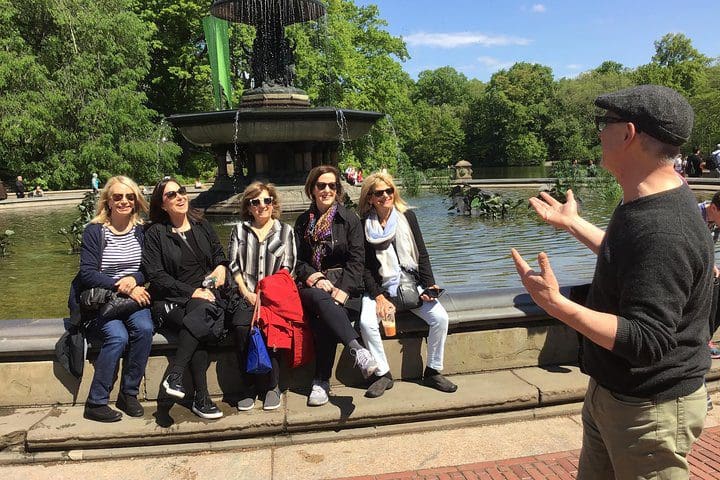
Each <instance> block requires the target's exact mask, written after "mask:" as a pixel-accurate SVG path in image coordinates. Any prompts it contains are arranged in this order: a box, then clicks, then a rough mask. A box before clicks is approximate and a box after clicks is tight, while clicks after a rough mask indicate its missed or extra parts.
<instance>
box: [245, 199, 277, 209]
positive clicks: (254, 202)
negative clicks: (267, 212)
mask: <svg viewBox="0 0 720 480" xmlns="http://www.w3.org/2000/svg"><path fill="white" fill-rule="evenodd" d="M260 202H262V203H264V204H265V205H272V202H273V197H265V198H263V199H260V198H251V199H250V200H248V203H249V204H250V206H251V207H259V206H260Z"/></svg>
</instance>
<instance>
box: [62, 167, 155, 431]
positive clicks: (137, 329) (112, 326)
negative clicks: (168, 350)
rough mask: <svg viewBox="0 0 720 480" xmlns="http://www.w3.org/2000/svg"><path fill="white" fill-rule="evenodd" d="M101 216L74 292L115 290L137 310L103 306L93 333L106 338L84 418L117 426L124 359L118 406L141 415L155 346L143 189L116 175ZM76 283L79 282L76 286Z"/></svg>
mask: <svg viewBox="0 0 720 480" xmlns="http://www.w3.org/2000/svg"><path fill="white" fill-rule="evenodd" d="M96 212H97V214H96V216H95V218H93V219H92V220H91V221H90V223H89V224H88V226H87V227H86V228H85V231H84V232H83V242H82V250H81V251H80V272H79V273H78V276H77V277H76V280H75V281H73V289H74V291H75V290H77V293H78V294H79V293H80V291H83V290H88V289H91V288H95V289H104V290H103V291H107V290H112V291H115V292H117V293H118V294H119V295H121V296H123V297H129V298H131V299H133V300H134V301H135V302H136V303H137V305H135V308H132V309H131V310H133V311H132V312H129V311H125V312H115V313H113V312H112V311H111V310H109V309H104V308H101V309H100V310H99V311H98V312H97V315H94V316H95V318H94V319H93V320H92V321H91V322H90V325H89V332H90V333H91V334H98V335H99V337H100V338H101V339H102V345H101V347H100V353H98V357H97V360H95V373H94V374H93V379H92V383H91V384H90V391H89V393H88V397H87V402H86V403H85V411H84V417H85V418H87V419H89V420H95V421H97V422H115V421H118V420H120V419H121V418H122V414H121V413H120V412H118V411H116V410H113V409H112V408H110V407H109V406H108V401H109V398H110V390H112V386H113V377H114V376H115V371H116V370H117V368H118V364H119V362H120V358H121V357H122V356H123V354H125V353H126V351H127V353H126V356H125V361H124V362H123V370H122V375H121V382H120V391H119V392H118V397H117V402H116V403H115V405H116V406H117V408H119V409H120V410H122V411H123V412H125V413H126V414H128V415H129V416H131V417H142V416H143V413H144V410H143V407H142V405H141V404H140V402H139V401H138V399H137V395H138V392H139V390H140V381H141V380H142V378H143V375H145V366H146V365H147V361H148V357H149V355H150V348H151V347H152V337H153V322H152V317H151V316H150V309H149V308H147V307H149V306H150V295H149V294H148V292H147V291H145V287H144V283H145V277H144V276H143V274H142V273H141V272H140V261H141V259H142V248H143V229H142V223H143V220H142V218H140V215H141V214H143V213H146V212H147V202H146V201H145V199H144V198H143V197H142V195H140V190H139V189H138V186H137V185H136V184H135V182H133V181H132V180H131V179H129V178H128V177H124V176H116V177H112V178H110V179H109V180H108V181H107V183H106V184H105V188H104V189H103V191H102V193H101V194H100V197H99V198H98V203H97V207H96ZM76 282H77V283H76Z"/></svg>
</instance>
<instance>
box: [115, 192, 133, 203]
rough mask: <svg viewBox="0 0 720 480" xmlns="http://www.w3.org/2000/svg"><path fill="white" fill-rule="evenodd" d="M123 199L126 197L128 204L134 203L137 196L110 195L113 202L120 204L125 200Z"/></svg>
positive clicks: (130, 194)
mask: <svg viewBox="0 0 720 480" xmlns="http://www.w3.org/2000/svg"><path fill="white" fill-rule="evenodd" d="M123 197H125V198H126V199H127V201H128V202H134V201H135V194H134V193H126V194H122V193H113V194H112V195H110V198H112V200H113V202H119V201H120V200H122V199H123Z"/></svg>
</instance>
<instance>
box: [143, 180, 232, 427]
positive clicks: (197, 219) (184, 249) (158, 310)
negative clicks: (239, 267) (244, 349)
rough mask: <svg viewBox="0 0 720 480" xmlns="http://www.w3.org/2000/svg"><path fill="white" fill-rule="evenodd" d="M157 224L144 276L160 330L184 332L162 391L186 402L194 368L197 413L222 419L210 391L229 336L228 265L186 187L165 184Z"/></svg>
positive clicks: (154, 202) (153, 202)
mask: <svg viewBox="0 0 720 480" xmlns="http://www.w3.org/2000/svg"><path fill="white" fill-rule="evenodd" d="M150 220H151V221H152V224H151V225H150V227H149V228H148V229H147V231H146V233H145V250H144V253H143V263H142V265H143V271H144V272H145V275H146V276H147V279H148V280H149V281H150V293H151V295H152V296H153V314H154V316H155V320H156V321H157V322H158V323H159V324H160V325H169V326H171V327H174V328H176V329H178V330H179V334H178V347H177V351H176V354H175V360H174V361H173V362H172V363H171V365H170V367H169V371H168V375H167V376H166V377H165V379H164V380H163V382H162V386H163V388H164V390H165V392H166V393H167V394H168V395H171V396H173V397H176V398H184V397H185V387H184V386H183V373H184V371H185V368H186V367H188V366H189V367H190V373H191V375H192V380H193V385H194V386H195V394H194V397H193V403H192V411H193V412H194V413H195V414H196V415H198V416H199V417H202V418H208V419H210V418H220V417H222V415H223V413H222V411H221V410H220V409H219V408H218V407H217V405H215V403H214V402H213V401H212V399H211V398H210V394H209V393H208V386H207V369H208V366H209V359H208V351H207V348H208V345H212V344H214V343H217V342H218V341H219V340H220V339H221V338H222V336H223V334H224V321H225V307H226V306H227V302H226V301H225V299H224V298H222V296H221V292H220V290H218V289H219V288H220V287H222V286H223V285H225V281H226V278H225V274H226V265H227V263H228V262H227V259H226V258H225V254H224V253H223V248H222V245H221V244H220V240H219V239H218V237H217V234H216V233H215V231H214V230H213V228H212V226H210V224H209V223H208V222H207V220H205V219H203V218H202V216H201V215H200V214H199V213H198V212H196V211H195V210H193V209H191V208H189V201H188V197H187V192H186V190H185V187H181V186H180V184H179V183H178V182H177V181H176V180H174V179H172V178H165V179H163V180H161V181H160V182H159V183H158V184H157V185H156V186H155V189H154V190H153V194H152V197H151V199H150Z"/></svg>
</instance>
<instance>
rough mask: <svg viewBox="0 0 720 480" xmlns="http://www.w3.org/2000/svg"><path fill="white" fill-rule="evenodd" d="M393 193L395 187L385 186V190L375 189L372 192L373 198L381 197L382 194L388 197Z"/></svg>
mask: <svg viewBox="0 0 720 480" xmlns="http://www.w3.org/2000/svg"><path fill="white" fill-rule="evenodd" d="M393 193H395V189H394V188H393V187H390V188H386V189H385V190H375V191H374V192H372V194H373V195H374V196H375V198H382V196H383V194H385V195H387V196H388V197H389V196H390V195H392V194H393Z"/></svg>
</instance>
